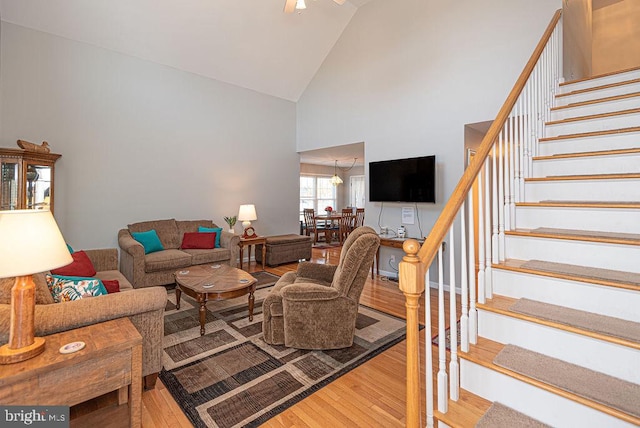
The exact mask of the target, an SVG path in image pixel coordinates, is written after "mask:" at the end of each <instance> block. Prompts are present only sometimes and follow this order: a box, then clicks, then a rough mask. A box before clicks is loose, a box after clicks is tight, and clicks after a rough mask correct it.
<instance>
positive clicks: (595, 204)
mask: <svg viewBox="0 0 640 428" xmlns="http://www.w3.org/2000/svg"><path fill="white" fill-rule="evenodd" d="M516 206H517V207H558V208H562V207H564V208H630V209H636V208H640V202H637V201H560V200H556V201H552V200H545V201H540V202H516Z"/></svg>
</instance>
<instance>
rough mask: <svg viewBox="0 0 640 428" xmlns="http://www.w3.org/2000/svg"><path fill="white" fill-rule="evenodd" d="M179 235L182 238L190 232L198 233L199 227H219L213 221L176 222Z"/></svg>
mask: <svg viewBox="0 0 640 428" xmlns="http://www.w3.org/2000/svg"><path fill="white" fill-rule="evenodd" d="M176 225H177V227H178V234H179V235H180V236H181V237H182V235H184V234H185V233H188V232H191V233H193V232H197V231H198V227H200V226H202V227H217V226H216V225H215V223H213V222H212V221H211V220H176Z"/></svg>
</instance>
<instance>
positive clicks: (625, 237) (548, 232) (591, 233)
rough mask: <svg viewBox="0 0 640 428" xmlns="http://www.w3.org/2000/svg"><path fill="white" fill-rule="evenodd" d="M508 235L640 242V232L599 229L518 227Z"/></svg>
mask: <svg viewBox="0 0 640 428" xmlns="http://www.w3.org/2000/svg"><path fill="white" fill-rule="evenodd" d="M505 233H506V234H507V235H519V236H527V235H531V236H538V237H550V238H565V239H566V238H568V239H577V240H584V241H602V242H615V243H624V244H640V234H637V233H620V232H606V231H598V230H578V229H556V228H551V227H538V228H536V229H516V230H514V231H507V232H505Z"/></svg>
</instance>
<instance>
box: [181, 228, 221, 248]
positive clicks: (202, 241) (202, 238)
mask: <svg viewBox="0 0 640 428" xmlns="http://www.w3.org/2000/svg"><path fill="white" fill-rule="evenodd" d="M216 236H217V234H216V233H198V232H186V233H185V234H184V236H183V237H182V244H180V249H181V250H188V249H193V250H211V249H213V248H215V246H216V245H215V244H216Z"/></svg>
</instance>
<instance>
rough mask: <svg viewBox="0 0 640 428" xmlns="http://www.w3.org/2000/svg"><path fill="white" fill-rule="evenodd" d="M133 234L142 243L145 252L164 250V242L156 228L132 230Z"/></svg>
mask: <svg viewBox="0 0 640 428" xmlns="http://www.w3.org/2000/svg"><path fill="white" fill-rule="evenodd" d="M131 236H133V239H135V240H136V241H138V242H139V243H141V244H142V246H143V247H144V253H145V254H151V253H155V252H156V251H162V250H164V247H163V246H162V242H160V238H159V237H158V233H157V232H156V231H155V230H154V229H151V230H147V231H146V232H131Z"/></svg>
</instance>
